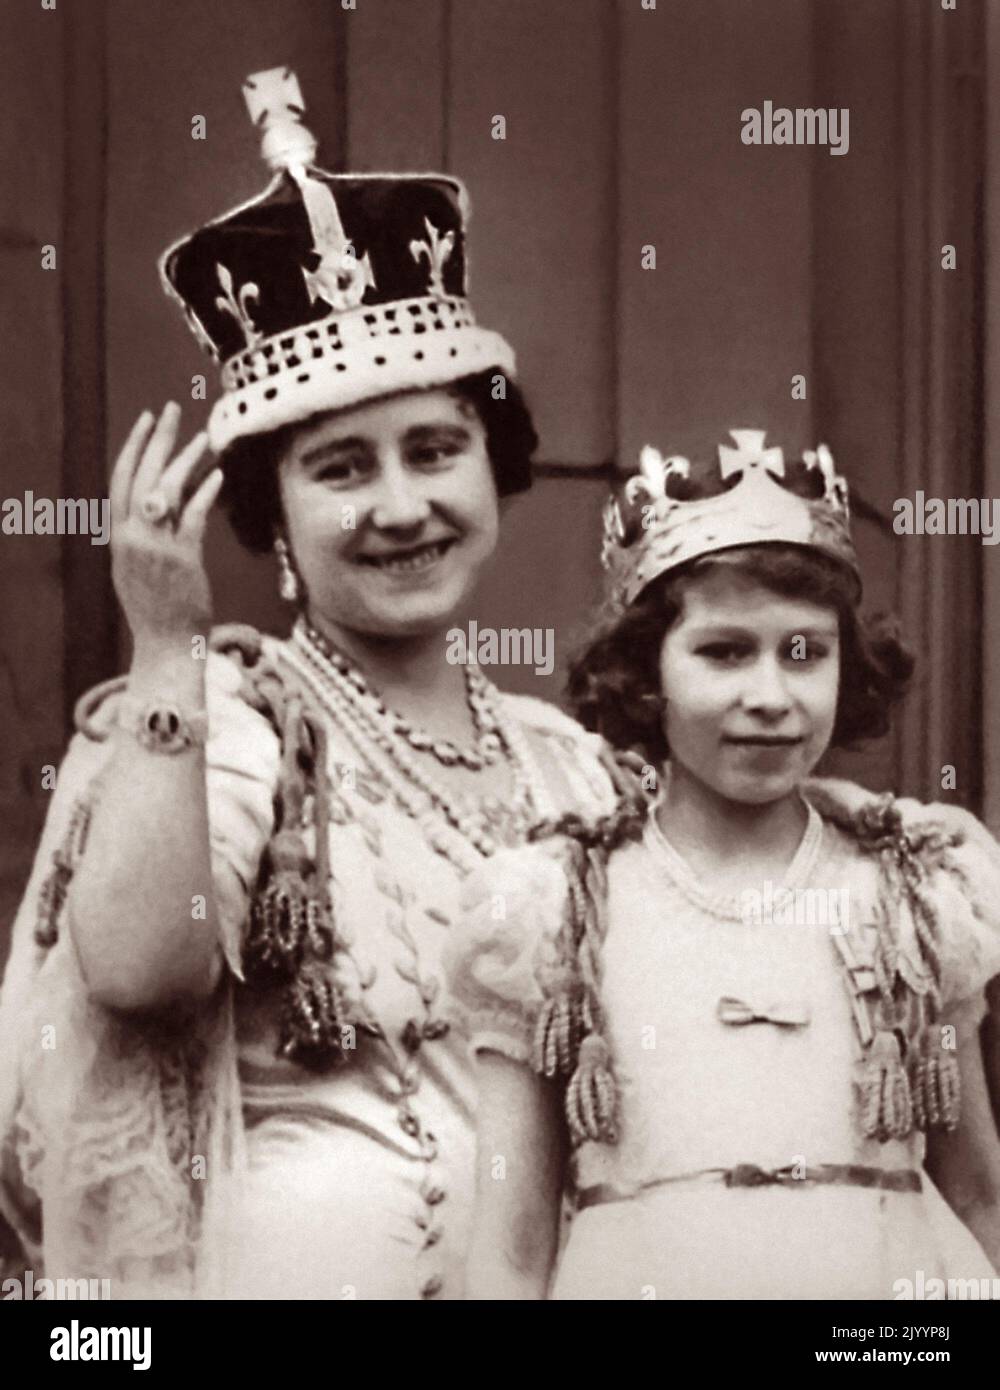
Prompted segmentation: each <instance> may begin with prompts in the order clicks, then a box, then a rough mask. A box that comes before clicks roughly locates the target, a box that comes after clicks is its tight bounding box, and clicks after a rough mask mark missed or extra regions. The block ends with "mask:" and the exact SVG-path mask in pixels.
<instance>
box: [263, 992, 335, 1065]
mask: <svg viewBox="0 0 1000 1390" xmlns="http://www.w3.org/2000/svg"><path fill="white" fill-rule="evenodd" d="M339 1003H340V1001H339V1000H338V998H337V995H336V992H335V991H334V988H333V986H332V984H331V983H330V981H329V979H327V978H326V976H325V975H324V974H322V973H320V972H315V971H311V970H309V969H305V970H302V971H300V972H299V974H298V975H297V976H296V977H295V979H294V980H293V981H292V982H291V984H290V985H289V986H288V988H287V989H286V991H285V1008H284V1011H283V1013H282V1019H281V1038H280V1043H279V1051H280V1053H281V1055H282V1056H284V1057H289V1058H291V1059H292V1060H293V1061H295V1062H299V1063H301V1065H302V1066H305V1067H310V1068H312V1069H314V1070H316V1071H323V1070H325V1069H326V1068H327V1067H329V1066H330V1065H331V1063H336V1062H343V1061H345V1060H346V1055H345V1053H344V1048H343V1041H344V1036H343V1028H342V1025H341V1019H340V1008H339Z"/></svg>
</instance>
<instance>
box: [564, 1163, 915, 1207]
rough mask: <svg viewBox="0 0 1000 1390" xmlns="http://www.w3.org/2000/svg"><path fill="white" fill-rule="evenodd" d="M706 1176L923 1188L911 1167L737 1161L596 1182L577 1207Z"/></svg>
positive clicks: (747, 1183)
mask: <svg viewBox="0 0 1000 1390" xmlns="http://www.w3.org/2000/svg"><path fill="white" fill-rule="evenodd" d="M709 1176H712V1177H718V1178H721V1179H722V1182H723V1183H724V1184H725V1186H726V1187H775V1186H777V1187H808V1186H812V1185H814V1184H816V1183H826V1184H830V1183H833V1184H839V1185H840V1186H842V1187H871V1188H878V1189H880V1190H881V1191H883V1192H920V1191H922V1190H923V1187H922V1183H921V1181H920V1174H919V1173H918V1172H917V1171H916V1170H915V1169H913V1168H867V1167H865V1166H864V1165H863V1164H861V1163H820V1164H818V1165H817V1166H816V1167H815V1168H803V1167H802V1166H801V1165H800V1164H797V1163H790V1164H788V1166H787V1167H785V1168H758V1167H757V1165H756V1164H755V1163H738V1164H737V1165H736V1167H735V1168H699V1169H697V1170H696V1171H695V1172H693V1173H675V1174H673V1175H672V1176H671V1177H669V1178H651V1179H650V1180H649V1181H648V1182H643V1183H638V1184H637V1185H636V1186H635V1187H632V1188H623V1187H615V1186H614V1184H613V1183H605V1182H602V1183H598V1184H597V1185H596V1186H594V1187H584V1188H581V1189H580V1190H579V1191H578V1193H577V1196H576V1208H577V1210H578V1211H582V1210H583V1208H584V1207H596V1206H600V1205H602V1204H603V1203H605V1202H627V1201H629V1200H631V1199H632V1198H633V1197H638V1196H639V1195H640V1194H641V1193H643V1192H649V1191H651V1190H652V1189H653V1188H657V1187H664V1186H666V1184H668V1183H675V1182H689V1181H690V1180H691V1179H692V1178H701V1177H709Z"/></svg>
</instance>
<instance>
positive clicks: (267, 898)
mask: <svg viewBox="0 0 1000 1390" xmlns="http://www.w3.org/2000/svg"><path fill="white" fill-rule="evenodd" d="M268 857H269V860H270V865H271V873H270V876H269V879H268V882H267V884H266V886H265V887H264V889H263V890H262V891H261V892H260V893H258V894H257V895H256V897H255V898H254V901H253V904H252V906H251V909H250V930H249V932H248V933H247V945H246V960H247V969H248V974H249V973H251V972H253V973H259V972H261V971H265V972H268V973H273V974H276V975H278V976H279V977H281V978H283V979H289V978H290V977H291V976H293V975H294V974H295V972H296V970H297V969H298V967H299V965H300V963H301V961H302V954H303V945H304V942H305V937H306V932H307V929H308V927H309V925H311V924H312V923H313V922H314V921H315V909H314V908H313V906H312V904H313V902H314V897H313V894H312V892H311V891H310V889H309V887H308V886H307V882H306V880H307V878H308V877H310V876H311V873H312V865H311V863H310V859H309V853H308V850H307V849H306V844H305V840H304V839H303V837H302V835H300V834H299V832H298V831H295V830H280V831H279V832H278V833H277V835H275V836H274V838H273V839H272V840H271V843H270V844H269V846H268Z"/></svg>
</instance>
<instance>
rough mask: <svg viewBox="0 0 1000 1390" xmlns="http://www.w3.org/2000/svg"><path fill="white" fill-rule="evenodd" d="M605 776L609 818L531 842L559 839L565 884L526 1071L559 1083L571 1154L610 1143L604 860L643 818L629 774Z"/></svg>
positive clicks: (568, 824) (614, 1093)
mask: <svg viewBox="0 0 1000 1390" xmlns="http://www.w3.org/2000/svg"><path fill="white" fill-rule="evenodd" d="M605 765H606V770H607V771H608V774H609V776H610V777H611V779H612V782H613V785H614V787H615V790H616V792H617V794H618V797H619V802H618V805H617V807H616V809H615V811H613V812H612V813H611V814H610V815H607V816H602V817H601V818H600V819H598V820H596V821H585V820H583V819H582V818H581V817H579V816H576V815H567V816H563V817H562V818H561V819H560V820H558V821H556V822H554V823H551V824H546V825H543V826H539V827H537V828H536V830H534V831H533V832H532V835H531V838H532V839H533V840H537V839H540V838H542V837H543V836H546V835H550V834H555V835H564V836H566V837H567V844H566V874H567V879H568V883H569V893H568V895H567V899H566V903H565V908H564V916H563V923H562V928H561V931H560V934H559V952H560V965H559V967H558V968H557V970H556V971H555V972H554V973H553V975H552V977H551V979H550V980H549V989H548V994H547V998H546V1000H545V1003H544V1004H543V1006H542V1008H541V1010H540V1011H539V1015H538V1019H537V1022H536V1026H535V1037H534V1046H533V1052H532V1066H533V1068H534V1070H535V1071H537V1072H538V1073H539V1074H540V1075H542V1076H546V1077H550V1078H551V1077H560V1078H563V1079H564V1080H565V1082H566V1091H565V1112H566V1122H567V1125H568V1127H569V1133H570V1139H571V1141H572V1144H573V1146H574V1147H578V1146H579V1145H580V1144H583V1143H585V1142H586V1141H587V1140H591V1141H594V1142H597V1143H604V1144H614V1143H616V1142H617V1138H618V1088H617V1084H616V1082H615V1076H614V1069H613V1066H612V1060H611V1053H610V1049H609V1047H608V1043H607V1039H606V1038H605V1025H604V1016H603V1012H602V1009H601V1000H600V981H601V968H602V964H601V957H602V947H603V944H604V940H605V937H606V936H607V928H608V921H607V914H608V859H609V857H610V855H611V853H612V852H613V851H614V850H615V849H617V848H618V846H619V845H620V844H622V843H624V842H625V840H626V839H634V838H636V837H637V836H638V834H639V833H640V831H641V827H642V824H643V823H644V821H645V817H646V804H645V798H644V797H643V796H642V794H641V792H640V791H639V790H638V788H637V785H636V784H635V781H634V778H633V776H632V774H631V773H630V772H629V771H628V769H627V768H623V767H622V766H620V765H619V764H618V762H617V761H615V760H614V759H612V758H611V757H608V758H606V760H605Z"/></svg>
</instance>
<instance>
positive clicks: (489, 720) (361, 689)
mask: <svg viewBox="0 0 1000 1390" xmlns="http://www.w3.org/2000/svg"><path fill="white" fill-rule="evenodd" d="M304 633H305V636H306V637H307V638H308V640H309V643H310V645H311V646H312V647H314V648H316V649H317V650H318V651H320V652H322V654H323V656H325V657H326V659H327V661H329V662H330V664H331V665H332V666H333V667H334V668H335V669H336V670H337V671H338V672H339V673H340V674H341V675H342V676H343V677H344V678H345V679H346V680H347V681H349V682H350V684H351V685H352V686H353V687H354V689H355V690H356V691H357V692H358V694H359V695H360V696H361V697H362V700H363V701H364V702H365V703H366V705H367V706H368V707H370V708H372V709H374V711H375V712H376V713H377V714H378V716H379V719H380V720H385V721H387V722H388V723H389V724H391V726H392V730H393V732H394V733H397V734H400V735H401V736H402V737H403V738H405V739H406V741H407V743H408V744H409V745H410V747H411V748H413V749H414V750H415V751H416V752H418V753H430V754H431V755H432V756H433V757H435V758H437V760H438V762H439V763H441V764H442V765H443V766H445V767H454V766H455V764H456V763H461V764H462V765H463V766H464V767H467V768H468V769H469V771H470V772H481V771H482V770H483V768H484V767H486V766H487V765H488V764H490V763H495V762H496V760H497V758H499V756H500V754H501V753H502V751H503V746H502V743H501V740H500V731H499V729H498V728H497V723H496V711H495V709H494V707H493V704H492V702H491V700H490V697H489V690H488V688H487V684H486V680H485V678H484V677H483V675H482V672H481V671H480V670H479V669H478V667H476V666H473V665H471V664H468V665H466V666H463V668H462V674H463V676H464V677H465V699H466V703H467V704H468V706H469V710H470V712H471V714H472V722H473V724H474V725H475V729H476V741H475V744H474V746H473V747H472V748H461V747H460V746H459V745H458V744H457V743H454V742H453V741H452V740H451V739H447V738H432V737H431V735H430V734H426V733H423V732H422V731H421V730H419V729H415V728H414V727H413V725H412V724H411V723H410V721H409V720H408V719H404V718H403V716H402V715H401V714H398V713H397V712H396V711H395V710H389V709H387V708H386V706H385V704H384V703H383V701H382V700H381V699H380V698H379V696H378V695H377V694H376V693H375V691H374V690H372V688H371V686H370V685H369V684H368V682H367V680H366V679H365V677H364V674H363V673H362V672H361V671H360V670H359V669H358V667H357V666H355V665H354V663H353V662H352V661H351V660H350V659H349V658H348V657H347V656H346V655H345V653H344V652H342V651H340V649H339V648H338V647H336V646H335V645H334V644H333V643H332V642H330V641H329V640H328V639H327V638H326V637H325V636H324V635H323V633H321V632H320V631H318V629H317V628H314V627H313V626H312V625H311V624H309V623H307V624H306V625H305V627H304Z"/></svg>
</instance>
